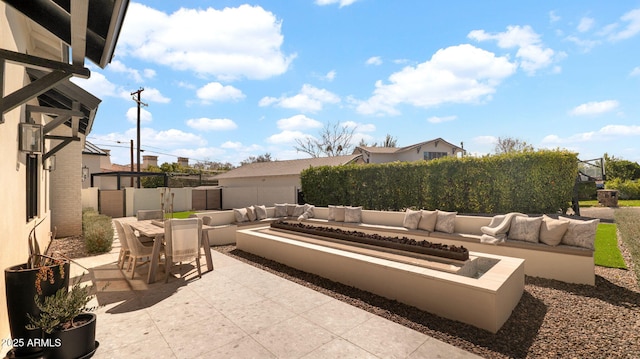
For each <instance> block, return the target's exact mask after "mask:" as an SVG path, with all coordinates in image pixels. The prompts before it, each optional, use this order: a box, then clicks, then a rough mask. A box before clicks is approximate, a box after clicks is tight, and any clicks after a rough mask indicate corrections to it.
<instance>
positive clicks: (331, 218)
mask: <svg viewBox="0 0 640 359" xmlns="http://www.w3.org/2000/svg"><path fill="white" fill-rule="evenodd" d="M327 220H328V221H335V220H336V206H332V205H329V214H327Z"/></svg>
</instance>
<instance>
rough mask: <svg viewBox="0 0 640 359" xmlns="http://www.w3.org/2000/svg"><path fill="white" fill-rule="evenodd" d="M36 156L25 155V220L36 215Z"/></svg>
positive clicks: (37, 169) (37, 168)
mask: <svg viewBox="0 0 640 359" xmlns="http://www.w3.org/2000/svg"><path fill="white" fill-rule="evenodd" d="M39 173H40V171H39V167H38V156H31V155H27V221H29V220H31V219H33V218H35V217H37V216H38V182H39V181H38V174H39Z"/></svg>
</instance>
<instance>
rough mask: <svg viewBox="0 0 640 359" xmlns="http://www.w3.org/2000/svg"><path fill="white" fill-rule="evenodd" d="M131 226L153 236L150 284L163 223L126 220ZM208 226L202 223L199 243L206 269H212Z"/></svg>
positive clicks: (160, 242) (155, 268)
mask: <svg viewBox="0 0 640 359" xmlns="http://www.w3.org/2000/svg"><path fill="white" fill-rule="evenodd" d="M127 223H128V224H129V225H131V227H132V228H133V229H135V230H137V231H138V232H140V234H141V235H143V236H146V237H150V238H153V254H152V255H151V264H150V267H149V276H148V277H147V283H148V284H151V283H153V282H155V280H156V271H157V269H158V264H159V263H158V257H159V256H160V248H161V247H162V242H163V241H164V223H163V222H162V221H159V220H143V221H131V222H127ZM209 227H210V226H207V225H202V237H201V238H200V245H201V246H202V247H203V248H204V256H205V258H206V260H207V270H209V271H212V270H213V260H212V259H211V248H210V246H209V231H208V229H209Z"/></svg>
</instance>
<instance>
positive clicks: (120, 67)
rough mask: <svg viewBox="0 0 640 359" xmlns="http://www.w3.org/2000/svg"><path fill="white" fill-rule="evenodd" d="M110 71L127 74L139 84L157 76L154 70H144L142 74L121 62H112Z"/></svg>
mask: <svg viewBox="0 0 640 359" xmlns="http://www.w3.org/2000/svg"><path fill="white" fill-rule="evenodd" d="M108 69H109V70H111V71H113V72H118V73H124V74H127V75H128V77H129V78H131V79H133V81H135V82H138V83H140V82H143V81H144V78H153V77H154V76H155V75H156V72H155V70H153V69H144V70H142V74H140V71H138V70H136V69H132V68H129V67H127V65H125V64H124V63H122V61H119V60H113V61H111V63H110V64H109V67H108Z"/></svg>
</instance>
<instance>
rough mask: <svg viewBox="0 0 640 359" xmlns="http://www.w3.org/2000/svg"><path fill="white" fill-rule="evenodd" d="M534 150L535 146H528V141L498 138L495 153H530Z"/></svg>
mask: <svg viewBox="0 0 640 359" xmlns="http://www.w3.org/2000/svg"><path fill="white" fill-rule="evenodd" d="M533 150H534V148H533V146H532V145H530V144H528V143H527V142H526V141H524V140H521V139H519V138H513V137H498V140H497V141H496V147H495V148H494V152H495V153H496V154H501V153H512V152H529V151H533Z"/></svg>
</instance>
